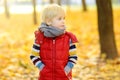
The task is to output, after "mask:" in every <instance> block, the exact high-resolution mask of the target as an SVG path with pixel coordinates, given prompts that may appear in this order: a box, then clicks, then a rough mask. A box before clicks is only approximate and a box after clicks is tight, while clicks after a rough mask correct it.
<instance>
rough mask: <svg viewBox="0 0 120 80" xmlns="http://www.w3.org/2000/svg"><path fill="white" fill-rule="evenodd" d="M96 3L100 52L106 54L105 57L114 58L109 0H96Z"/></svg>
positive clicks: (114, 45) (113, 39) (115, 54)
mask: <svg viewBox="0 0 120 80" xmlns="http://www.w3.org/2000/svg"><path fill="white" fill-rule="evenodd" d="M96 4H97V11H98V30H99V37H100V48H101V54H106V59H114V58H116V57H117V56H118V54H117V49H116V44H115V38H114V30H113V14H112V4H111V0H96Z"/></svg>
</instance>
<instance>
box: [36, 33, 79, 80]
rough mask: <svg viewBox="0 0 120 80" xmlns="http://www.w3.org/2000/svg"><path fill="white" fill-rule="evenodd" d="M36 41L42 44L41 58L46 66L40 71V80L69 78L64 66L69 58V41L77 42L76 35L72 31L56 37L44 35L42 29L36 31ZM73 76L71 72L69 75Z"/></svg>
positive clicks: (65, 79)
mask: <svg viewBox="0 0 120 80" xmlns="http://www.w3.org/2000/svg"><path fill="white" fill-rule="evenodd" d="M35 37H36V42H37V44H40V58H41V61H42V62H43V64H44V65H45V67H44V68H43V69H42V71H40V73H39V75H40V76H39V79H38V80H69V79H68V76H66V75H65V72H64V68H65V66H66V65H67V62H68V58H69V41H70V39H71V40H72V42H73V43H74V42H77V39H76V37H75V36H74V35H73V34H72V33H70V32H65V34H63V35H61V36H58V37H56V38H48V37H44V36H43V33H41V32H40V31H36V32H35ZM69 77H71V73H70V75H69Z"/></svg>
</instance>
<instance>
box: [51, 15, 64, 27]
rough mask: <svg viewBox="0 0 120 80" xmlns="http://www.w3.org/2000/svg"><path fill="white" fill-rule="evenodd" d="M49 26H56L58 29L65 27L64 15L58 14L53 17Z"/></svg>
mask: <svg viewBox="0 0 120 80" xmlns="http://www.w3.org/2000/svg"><path fill="white" fill-rule="evenodd" d="M51 26H53V27H57V28H59V29H64V28H65V15H62V14H61V15H60V14H59V15H58V16H56V17H54V18H53V19H52V21H51Z"/></svg>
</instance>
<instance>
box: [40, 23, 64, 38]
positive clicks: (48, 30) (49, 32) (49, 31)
mask: <svg viewBox="0 0 120 80" xmlns="http://www.w3.org/2000/svg"><path fill="white" fill-rule="evenodd" d="M39 30H40V31H41V32H43V33H44V36H46V37H57V36H60V35H62V34H64V31H65V28H64V29H59V28H57V27H53V26H48V25H47V24H46V23H41V26H40V27H39Z"/></svg>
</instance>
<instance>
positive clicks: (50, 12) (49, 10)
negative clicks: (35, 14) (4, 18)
mask: <svg viewBox="0 0 120 80" xmlns="http://www.w3.org/2000/svg"><path fill="white" fill-rule="evenodd" d="M59 14H63V15H65V11H64V9H63V8H62V7H61V6H59V5H57V4H50V5H47V6H46V7H44V8H43V11H42V16H41V20H42V22H45V23H46V21H47V20H48V19H49V20H51V19H53V18H54V17H56V16H57V15H59Z"/></svg>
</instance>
